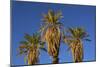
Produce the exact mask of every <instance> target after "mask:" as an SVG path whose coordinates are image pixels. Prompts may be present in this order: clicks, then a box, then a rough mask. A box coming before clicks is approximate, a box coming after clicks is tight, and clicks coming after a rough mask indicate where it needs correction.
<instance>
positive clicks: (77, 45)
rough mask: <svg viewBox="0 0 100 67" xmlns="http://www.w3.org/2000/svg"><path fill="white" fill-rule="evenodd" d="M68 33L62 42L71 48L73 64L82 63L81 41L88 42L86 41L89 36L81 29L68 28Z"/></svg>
mask: <svg viewBox="0 0 100 67" xmlns="http://www.w3.org/2000/svg"><path fill="white" fill-rule="evenodd" d="M68 32H69V33H70V35H68V36H65V38H64V41H65V43H67V44H69V47H70V48H71V51H72V55H73V61H74V62H82V60H83V55H84V54H83V43H82V41H83V40H86V41H90V40H89V39H87V37H88V36H89V35H88V34H87V33H86V32H85V31H84V29H83V28H80V27H77V28H69V29H68Z"/></svg>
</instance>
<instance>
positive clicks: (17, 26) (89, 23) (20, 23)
mask: <svg viewBox="0 0 100 67" xmlns="http://www.w3.org/2000/svg"><path fill="white" fill-rule="evenodd" d="M48 9H53V10H55V11H58V10H61V11H62V14H63V16H64V18H63V19H62V20H61V22H62V23H63V24H64V26H65V27H66V28H67V27H78V26H79V27H84V28H85V29H86V31H87V32H88V33H89V34H90V39H91V42H85V41H84V42H83V44H84V45H83V47H84V59H83V61H94V60H95V46H96V44H95V42H96V41H95V33H96V32H95V24H96V20H95V18H96V7H95V6H81V5H64V4H63V5H62V4H46V3H38V2H19V1H13V2H12V15H11V16H12V35H11V36H12V46H11V50H12V51H11V53H12V54H11V64H12V65H27V64H26V63H25V62H24V56H16V55H17V48H18V47H19V45H20V44H19V42H20V41H21V40H23V39H24V37H23V36H24V33H29V34H32V33H33V32H36V31H38V30H39V28H40V23H41V19H42V13H47V11H48ZM67 48H68V47H67V45H65V44H62V43H61V47H60V55H59V59H60V60H59V61H60V63H63V62H72V55H71V51H67ZM46 63H51V57H50V56H49V55H48V54H47V53H46V52H43V51H41V54H40V64H46Z"/></svg>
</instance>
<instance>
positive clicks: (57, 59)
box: [52, 56, 59, 64]
mask: <svg viewBox="0 0 100 67" xmlns="http://www.w3.org/2000/svg"><path fill="white" fill-rule="evenodd" d="M52 62H53V64H58V63H59V58H58V56H57V57H53V61H52Z"/></svg>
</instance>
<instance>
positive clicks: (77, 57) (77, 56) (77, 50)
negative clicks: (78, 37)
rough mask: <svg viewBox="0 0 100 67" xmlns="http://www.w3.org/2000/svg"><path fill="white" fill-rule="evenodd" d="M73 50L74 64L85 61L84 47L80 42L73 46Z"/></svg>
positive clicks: (74, 43)
mask: <svg viewBox="0 0 100 67" xmlns="http://www.w3.org/2000/svg"><path fill="white" fill-rule="evenodd" d="M71 50H72V55H73V60H74V62H82V60H83V47H82V43H81V42H80V41H78V42H77V41H76V42H73V43H72V44H71Z"/></svg>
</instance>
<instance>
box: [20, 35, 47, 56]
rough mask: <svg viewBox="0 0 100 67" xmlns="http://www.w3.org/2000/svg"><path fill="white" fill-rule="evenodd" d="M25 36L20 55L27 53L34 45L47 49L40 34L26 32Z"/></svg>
mask: <svg viewBox="0 0 100 67" xmlns="http://www.w3.org/2000/svg"><path fill="white" fill-rule="evenodd" d="M24 38H25V40H24V41H20V44H21V45H20V46H19V54H18V55H22V54H27V52H28V51H29V50H30V49H32V47H33V46H38V48H40V49H42V50H44V51H46V49H45V48H44V44H45V43H44V42H42V41H41V40H40V36H39V34H34V33H33V35H32V36H31V35H29V34H25V36H24Z"/></svg>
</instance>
